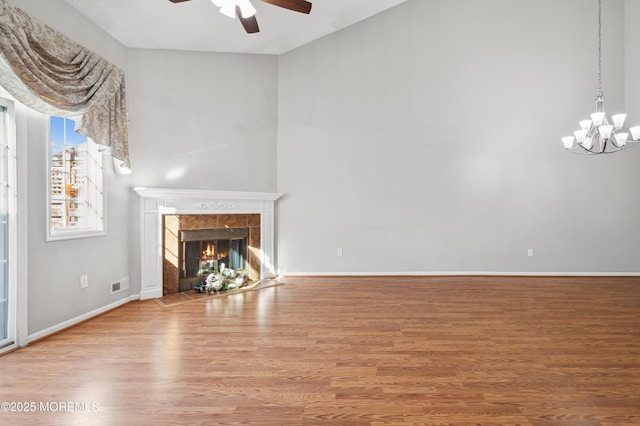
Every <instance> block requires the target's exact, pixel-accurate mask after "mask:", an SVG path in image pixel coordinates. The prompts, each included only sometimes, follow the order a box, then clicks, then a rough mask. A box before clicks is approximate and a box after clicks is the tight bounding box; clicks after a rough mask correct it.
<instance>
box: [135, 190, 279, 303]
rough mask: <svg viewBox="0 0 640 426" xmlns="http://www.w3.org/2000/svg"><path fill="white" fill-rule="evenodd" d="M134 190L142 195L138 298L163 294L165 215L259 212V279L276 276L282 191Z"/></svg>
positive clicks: (148, 297)
mask: <svg viewBox="0 0 640 426" xmlns="http://www.w3.org/2000/svg"><path fill="white" fill-rule="evenodd" d="M134 191H135V192H136V193H137V194H138V195H139V196H140V198H141V203H140V238H141V242H140V250H141V253H140V259H141V265H140V268H141V277H140V278H141V288H140V298H141V299H150V298H154V297H162V232H163V217H164V215H167V214H171V215H197V214H203V215H204V214H212V215H219V214H260V244H261V248H262V250H261V259H260V265H261V266H260V278H262V279H264V278H270V277H274V276H275V275H276V270H277V268H276V265H275V233H274V226H275V225H274V224H275V216H274V215H275V212H274V204H275V201H276V200H278V199H279V198H280V197H281V196H282V194H278V193H269V192H235V191H209V190H197V189H162V188H134Z"/></svg>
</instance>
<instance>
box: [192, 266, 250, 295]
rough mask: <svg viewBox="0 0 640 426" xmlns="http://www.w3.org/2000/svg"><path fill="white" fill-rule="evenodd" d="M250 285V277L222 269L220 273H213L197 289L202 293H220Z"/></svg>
mask: <svg viewBox="0 0 640 426" xmlns="http://www.w3.org/2000/svg"><path fill="white" fill-rule="evenodd" d="M247 284H249V277H248V276H247V275H244V274H241V273H239V272H238V271H235V270H233V269H228V268H225V269H222V270H221V271H220V272H212V273H210V274H209V275H207V277H206V278H205V279H204V283H203V282H200V283H198V285H197V287H196V288H195V290H196V291H198V292H200V293H207V294H211V293H217V292H219V291H227V290H234V289H238V288H242V287H245V286H247Z"/></svg>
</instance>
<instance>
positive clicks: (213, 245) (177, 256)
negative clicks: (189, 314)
mask: <svg viewBox="0 0 640 426" xmlns="http://www.w3.org/2000/svg"><path fill="white" fill-rule="evenodd" d="M163 222H164V224H163V227H164V235H163V259H162V261H163V263H162V286H163V295H164V296H168V295H171V294H176V293H179V292H185V291H197V290H202V288H201V286H202V285H203V284H205V283H206V280H207V278H210V277H211V274H214V276H217V277H220V276H226V277H235V278H237V279H238V280H239V279H240V278H242V277H245V278H246V279H248V282H249V283H251V282H256V281H259V280H260V278H261V268H262V263H261V262H262V259H261V253H262V251H261V241H260V235H261V232H260V228H261V226H260V225H261V220H260V214H244V213H240V214H203V215H164V217H163ZM223 265H224V266H223ZM229 279H231V278H229ZM218 281H219V280H216V282H218ZM199 284H200V285H199ZM209 284H211V283H210V282H209ZM212 287H215V286H213V285H212Z"/></svg>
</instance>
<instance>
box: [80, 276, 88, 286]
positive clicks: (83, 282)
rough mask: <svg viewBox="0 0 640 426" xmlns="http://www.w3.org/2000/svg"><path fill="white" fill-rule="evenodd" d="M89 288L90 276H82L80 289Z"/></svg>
mask: <svg viewBox="0 0 640 426" xmlns="http://www.w3.org/2000/svg"><path fill="white" fill-rule="evenodd" d="M87 287H89V276H88V275H80V288H87Z"/></svg>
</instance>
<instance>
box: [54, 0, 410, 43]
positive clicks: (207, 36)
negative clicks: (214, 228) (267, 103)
mask: <svg viewBox="0 0 640 426" xmlns="http://www.w3.org/2000/svg"><path fill="white" fill-rule="evenodd" d="M65 1H66V2H67V3H68V4H69V5H71V6H72V7H73V8H75V9H76V10H78V11H79V12H80V13H81V14H83V15H84V16H86V17H87V18H88V19H90V20H91V21H93V22H94V23H96V24H97V25H98V26H99V27H101V28H102V29H104V30H105V31H106V32H107V33H109V34H110V35H111V36H112V37H114V38H116V39H117V40H119V41H120V42H121V43H123V44H124V45H125V46H127V47H132V48H147V49H176V50H197V51H210V52H238V53H258V54H275V55H277V54H281V53H285V52H287V51H289V50H291V49H294V48H296V47H298V46H301V45H303V44H306V43H309V42H311V41H313V40H315V39H318V38H320V37H323V36H325V35H327V34H331V33H333V32H335V31H337V30H340V29H342V28H345V27H348V26H349V25H352V24H354V23H356V22H358V21H361V20H363V19H366V18H368V17H370V16H372V15H375V14H377V13H380V12H382V11H383V10H385V9H388V8H390V7H393V6H396V5H398V4H400V3H404V2H405V1H407V0H311V2H312V3H313V7H312V10H311V14H310V15H305V14H302V13H297V12H292V11H289V10H287V9H283V8H280V7H277V6H273V5H270V4H268V3H263V2H262V1H260V0H252V3H253V5H254V6H255V8H256V9H257V11H258V12H257V14H256V18H257V19H258V24H259V26H260V32H259V33H257V34H247V33H245V31H244V29H243V28H242V25H241V24H240V22H239V21H238V20H237V19H231V18H228V17H226V16H224V15H222V14H221V13H219V11H218V8H217V7H216V6H215V5H214V4H213V3H212V2H211V1H210V0H191V1H187V2H184V3H175V4H174V3H171V2H170V1H169V0H109V1H105V0H65Z"/></svg>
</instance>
